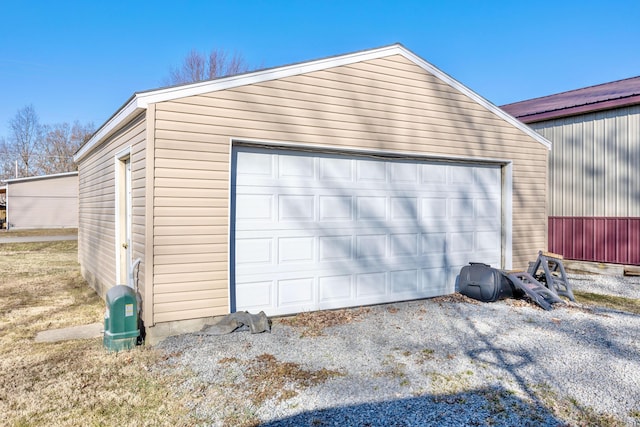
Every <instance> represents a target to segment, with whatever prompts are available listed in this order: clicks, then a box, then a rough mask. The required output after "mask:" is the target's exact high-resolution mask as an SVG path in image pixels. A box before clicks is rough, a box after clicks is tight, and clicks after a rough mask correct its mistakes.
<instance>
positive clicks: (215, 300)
mask: <svg viewBox="0 0 640 427" xmlns="http://www.w3.org/2000/svg"><path fill="white" fill-rule="evenodd" d="M155 117H156V132H155V159H156V164H155V173H156V174H155V198H154V236H155V237H154V254H155V256H154V261H155V262H154V283H155V286H154V313H155V315H154V320H155V321H156V322H164V321H170V320H176V319H187V318H195V317H201V316H203V315H207V316H211V315H218V314H225V313H227V312H228V309H229V307H228V306H229V302H228V292H229V283H228V273H227V271H228V268H229V265H228V262H229V260H228V233H229V211H228V208H229V205H228V203H229V176H230V171H229V160H230V141H231V140H232V139H238V140H243V139H245V140H255V141H271V142H273V141H275V142H285V143H292V144H295V145H297V146H304V145H307V144H312V145H315V146H330V147H332V148H344V149H367V150H376V151H381V152H390V153H392V152H403V153H418V154H424V155H434V156H444V157H462V158H468V159H473V158H478V157H480V158H491V159H504V160H505V162H508V161H513V182H514V188H513V265H514V267H520V268H522V267H526V265H527V262H528V261H529V260H531V259H533V257H535V255H536V253H537V251H538V250H539V249H546V218H547V212H546V203H545V200H546V197H545V194H546V185H547V181H546V179H547V177H546V167H547V165H546V163H547V154H548V150H547V149H546V148H545V147H544V146H543V145H541V144H540V143H539V142H537V141H535V140H534V139H533V138H531V137H530V136H528V135H526V134H524V133H523V132H522V131H520V130H518V129H517V128H515V127H514V126H512V125H511V124H509V123H507V122H505V121H504V120H503V119H501V118H500V117H498V116H496V115H495V114H493V113H491V112H489V111H487V110H486V109H485V108H484V107H482V106H480V105H479V104H477V103H476V102H474V101H472V100H470V99H469V98H467V97H466V96H464V95H462V94H460V93H459V92H457V91H456V90H454V89H453V88H451V87H450V86H448V85H446V84H444V83H442V82H441V81H440V80H438V79H437V78H435V77H433V76H431V75H430V74H428V73H426V72H425V71H424V70H423V69H422V68H420V67H418V66H417V65H415V64H413V63H412V62H410V61H408V60H406V59H404V58H403V57H401V56H393V57H388V58H384V59H376V60H371V61H367V62H362V63H358V64H354V65H350V66H341V67H336V68H333V69H329V70H324V71H318V72H313V73H309V74H306V75H299V76H294V77H289V78H283V79H280V80H273V81H268V82H264V83H258V84H253V85H246V86H242V87H238V88H235V89H227V90H223V91H218V92H213V93H209V94H206V95H200V96H191V97H186V98H182V99H179V100H175V101H167V102H161V103H158V104H156V105H155Z"/></svg>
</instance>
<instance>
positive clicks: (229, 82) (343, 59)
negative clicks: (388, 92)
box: [74, 44, 551, 162]
mask: <svg viewBox="0 0 640 427" xmlns="http://www.w3.org/2000/svg"><path fill="white" fill-rule="evenodd" d="M391 55H402V56H404V57H405V58H407V59H408V60H410V61H412V62H413V63H415V64H416V65H418V66H420V67H422V68H423V69H424V70H426V71H428V72H429V73H431V74H433V75H434V76H436V77H437V78H439V79H440V80H442V81H443V82H445V83H447V84H448V85H449V86H451V87H453V88H455V89H457V90H458V91H460V92H462V93H463V94H465V95H466V96H468V97H469V98H471V99H473V100H474V101H476V102H477V103H478V104H480V105H482V106H483V107H485V108H486V109H488V110H489V111H491V112H493V113H494V114H496V115H497V116H499V117H500V118H502V119H503V120H505V121H507V122H509V123H510V124H512V125H513V126H515V127H517V128H518V129H520V130H522V131H523V132H524V133H526V134H527V135H529V136H531V137H532V138H534V139H535V140H537V141H538V142H540V143H541V144H542V145H544V146H545V147H547V148H548V149H551V142H550V141H548V140H547V139H545V138H544V137H543V136H542V135H540V134H538V133H537V132H535V131H534V130H533V129H531V128H529V127H528V126H527V125H525V124H523V123H522V122H520V121H519V120H517V119H515V118H513V117H512V116H510V115H509V114H507V113H505V112H504V111H503V110H501V109H500V108H498V107H497V106H495V105H493V104H492V103H491V102H489V101H487V100H486V99H484V98H483V97H481V96H480V95H478V94H477V93H475V92H474V91H472V90H471V89H469V88H468V87H466V86H465V85H463V84H462V83H460V82H458V81H457V80H455V79H454V78H452V77H451V76H449V75H448V74H446V73H444V72H442V71H441V70H440V69H438V68H437V67H435V66H433V65H432V64H430V63H428V62H427V61H425V60H424V59H422V58H420V57H419V56H417V55H415V54H414V53H413V52H411V51H409V50H408V49H406V48H405V47H404V46H402V45H400V44H394V45H391V46H386V47H381V48H378V49H372V50H366V51H362V52H356V53H351V54H346V55H340V56H335V57H330V58H324V59H318V60H315V61H309V62H304V63H300V64H293V65H286V66H283V67H277V68H271V69H268V70H262V71H255V72H252V73H247V74H240V75H236V76H230V77H224V78H220V79H215V80H207V81H203V82H197V83H192V84H187V85H180V86H174V87H168V88H162V89H157V90H152V91H148V92H140V93H136V94H135V95H134V96H133V97H132V98H131V99H130V100H129V101H128V102H127V103H126V104H125V105H124V106H123V107H121V108H120V110H118V111H117V112H116V113H115V114H114V115H113V116H112V117H111V118H110V119H109V120H108V121H107V122H106V123H105V124H104V125H103V126H102V127H101V128H100V129H98V131H97V132H96V133H95V134H94V135H93V137H92V138H91V139H90V140H89V141H88V142H87V143H86V144H85V145H84V146H82V147H81V148H80V149H79V150H78V152H77V153H76V154H75V156H74V160H75V161H76V162H78V161H79V160H80V159H82V158H83V157H84V156H85V155H87V154H88V153H89V152H90V151H91V150H92V149H93V147H95V146H96V145H97V144H99V143H100V142H102V141H103V140H104V139H105V138H106V137H108V136H109V135H111V134H113V133H114V132H115V131H116V130H118V129H119V128H120V127H121V126H123V125H124V124H126V122H128V121H129V120H130V119H132V118H133V117H134V116H135V115H137V114H138V113H139V112H140V111H142V110H145V109H146V108H147V106H148V105H149V104H153V103H157V102H163V101H170V100H173V99H178V98H184V97H188V96H194V95H201V94H203V93H208V92H215V91H219V90H225V89H231V88H235V87H239V86H245V85H250V84H255V83H261V82H265V81H270V80H276V79H282V78H285V77H291V76H296V75H300V74H305V73H310V72H313V71H320V70H325V69H327V68H332V67H338V66H341V65H349V64H353V63H356V62H362V61H368V60H372V59H379V58H384V57H387V56H391Z"/></svg>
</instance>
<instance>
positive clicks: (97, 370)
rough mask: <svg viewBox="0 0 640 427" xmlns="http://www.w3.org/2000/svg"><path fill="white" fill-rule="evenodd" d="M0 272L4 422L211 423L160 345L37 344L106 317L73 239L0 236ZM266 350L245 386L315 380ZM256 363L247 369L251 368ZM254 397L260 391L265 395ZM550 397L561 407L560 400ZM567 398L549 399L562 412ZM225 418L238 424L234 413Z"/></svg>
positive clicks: (324, 321) (300, 323) (306, 331)
mask: <svg viewBox="0 0 640 427" xmlns="http://www.w3.org/2000/svg"><path fill="white" fill-rule="evenodd" d="M0 271H1V272H2V274H1V276H0V370H1V372H2V375H1V376H0V414H3V416H4V419H3V420H2V421H3V425H9V426H41V425H56V426H58V425H61V426H87V425H131V426H143V425H148V426H188V425H195V424H199V423H202V424H207V423H211V422H214V420H211V419H199V418H197V417H198V415H196V414H195V413H194V411H193V410H190V407H191V408H193V403H194V402H197V401H198V399H201V397H202V396H201V394H202V393H201V392H199V391H198V390H192V391H191V392H185V391H184V390H185V388H184V387H179V385H180V384H182V383H185V382H188V381H189V380H190V378H189V372H188V371H186V370H180V373H173V374H172V373H169V374H167V372H168V371H167V370H166V369H164V370H158V369H153V368H154V367H155V366H157V365H159V364H161V362H162V361H163V360H165V359H166V357H167V356H165V355H164V354H163V353H161V352H160V351H158V350H156V349H153V348H149V347H145V346H141V347H137V348H136V349H134V350H132V351H126V352H121V353H108V352H107V351H106V350H105V349H104V347H103V345H102V339H101V338H95V339H88V340H74V341H67V342H59V343H35V342H34V340H33V339H34V337H35V336H36V334H37V333H38V332H40V331H44V330H48V329H56V328H63V327H67V326H77V325H83V324H89V323H95V322H99V321H102V318H103V315H104V310H105V306H104V302H103V301H102V299H100V298H99V297H98V296H97V295H96V294H95V292H94V291H93V290H91V288H89V286H88V285H87V284H86V282H85V281H84V279H82V277H81V276H80V273H79V266H78V263H77V242H76V241H58V242H43V243H0ZM576 297H577V298H578V301H579V302H582V303H584V304H593V305H604V306H608V307H610V308H614V309H618V310H624V311H629V312H634V313H638V312H640V305H639V304H640V303H639V301H638V300H629V299H625V298H609V297H603V296H599V295H593V294H587V293H580V292H576ZM362 310H366V308H365V309H360V311H358V310H356V311H353V310H352V311H346V312H343V311H334V312H318V313H314V314H309V313H307V314H306V315H305V314H301V315H298V316H295V317H293V318H290V319H280V320H279V322H281V323H283V324H290V325H291V326H294V327H297V328H300V329H301V336H308V337H314V336H318V335H321V334H322V331H321V330H317V328H323V327H327V326H332V325H334V323H336V322H337V324H340V323H344V322H350V321H352V320H353V316H354V315H357V314H358V313H360V312H361V311H362ZM340 313H349V314H350V317H348V318H347V317H345V318H344V319H342V318H340V317H339V316H338V315H339V314H340ZM307 318H308V319H307ZM312 326H313V328H312ZM266 356H268V355H266ZM266 356H265V357H264V358H263V359H264V360H261V361H260V362H261V363H262V364H261V365H260V366H261V367H262V368H264V367H265V366H267V365H268V367H269V369H266V370H265V369H262V371H264V372H263V374H262V376H258V375H256V376H255V378H254V379H253V381H254V384H245V386H246V387H248V388H249V389H250V391H251V390H254V391H255V390H258V391H260V390H262V388H261V387H265V386H268V387H269V388H268V390H269V393H272V392H274V390H273V387H274V386H275V387H277V385H276V384H277V381H276V380H275V379H274V378H273V375H276V376H280V377H282V378H283V379H287V378H289V376H291V375H293V376H294V377H295V378H297V379H300V378H302V379H303V380H307V379H308V378H311V380H315V378H316V376H318V373H317V372H312V373H309V372H306V371H304V372H303V371H301V370H300V369H298V367H297V366H294V365H293V364H282V363H280V364H278V363H276V361H274V360H271V359H269V358H268V357H266ZM226 362H227V363H231V362H232V360H230V359H229V360H227V361H226ZM250 368H251V367H245V370H246V371H247V372H248V373H251V372H252V371H251V369H250ZM160 371H162V372H163V373H162V374H160V373H159V372H160ZM262 371H261V372H262ZM169 372H171V371H169ZM319 372H320V373H321V374H326V375H329V374H331V372H329V371H327V372H324V371H319ZM266 374H269V375H271V376H265V375H266ZM311 374H313V375H316V376H313V375H311ZM287 375H289V376H287ZM310 375H311V376H310ZM318 378H320V377H318ZM311 380H310V381H311ZM251 387H253V389H251ZM187 389H188V388H187ZM176 390H183V391H181V392H178V391H176ZM256 393H257V392H256ZM261 393H262V392H261ZM251 396H254V395H251ZM256 396H258V397H256V399H258V398H260V399H262V398H263V396H262V394H256ZM553 400H554V402H555V405H556V406H557V405H558V399H555V398H554V399H553ZM570 406H571V405H568V404H567V405H564V406H562V405H561V406H560V407H554V406H551V407H552V408H554V411H555V412H559V413H562V412H563V411H564V410H565V409H566V407H570ZM577 419H580V418H577ZM593 420H596V421H595V424H599V425H615V423H609V422H607V419H606V417H605V418H597V417H596V418H594V419H592V420H591V421H593ZM255 421H256V420H255V419H252V418H249V419H247V420H244V422H243V423H242V424H244V425H252V424H253V422H255ZM225 422H227V423H228V424H229V425H233V424H237V423H235V422H232V421H231V420H230V419H225ZM587 424H589V422H586V423H585V425H587Z"/></svg>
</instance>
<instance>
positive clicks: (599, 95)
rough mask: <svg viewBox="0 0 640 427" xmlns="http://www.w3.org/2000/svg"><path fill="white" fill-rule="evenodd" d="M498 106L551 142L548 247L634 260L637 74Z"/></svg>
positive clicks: (639, 250) (637, 239) (639, 120)
mask: <svg viewBox="0 0 640 427" xmlns="http://www.w3.org/2000/svg"><path fill="white" fill-rule="evenodd" d="M501 108H502V109H503V110H505V111H506V112H508V113H509V114H511V115H513V116H514V117H516V118H517V119H519V120H520V121H522V122H523V123H526V124H528V125H529V126H530V127H531V128H533V129H534V130H536V131H537V132H538V133H540V134H541V135H542V136H544V137H545V138H547V139H548V140H550V141H552V142H553V150H552V152H551V154H550V155H549V250H551V251H553V252H557V253H561V254H563V255H564V256H565V257H566V258H569V259H575V260H583V261H597V262H607V263H617V264H631V265H640V168H639V167H638V166H639V165H640V76H638V77H633V78H629V79H625V80H618V81H614V82H611V83H605V84H601V85H597V86H590V87H586V88H582V89H577V90H573V91H569V92H563V93H558V94H555V95H550V96H545V97H542V98H535V99H530V100H527V101H521V102H516V103H513V104H508V105H503V106H502V107H501Z"/></svg>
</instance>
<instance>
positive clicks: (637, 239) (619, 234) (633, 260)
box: [549, 216, 640, 265]
mask: <svg viewBox="0 0 640 427" xmlns="http://www.w3.org/2000/svg"><path fill="white" fill-rule="evenodd" d="M549 250H550V251H551V252H555V253H559V254H562V255H563V256H564V257H565V258H567V259H575V260H581V261H597V262H610V263H614V264H631V265H640V218H635V217H634V218H631V217H629V218H608V217H566V216H565V217H562V216H552V217H549Z"/></svg>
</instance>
